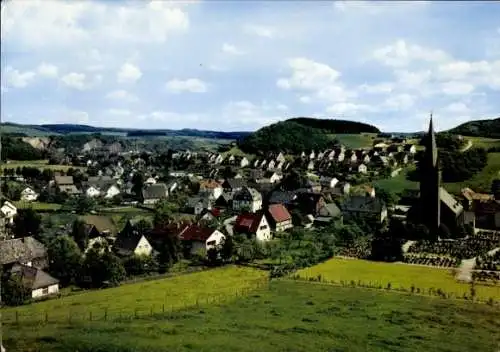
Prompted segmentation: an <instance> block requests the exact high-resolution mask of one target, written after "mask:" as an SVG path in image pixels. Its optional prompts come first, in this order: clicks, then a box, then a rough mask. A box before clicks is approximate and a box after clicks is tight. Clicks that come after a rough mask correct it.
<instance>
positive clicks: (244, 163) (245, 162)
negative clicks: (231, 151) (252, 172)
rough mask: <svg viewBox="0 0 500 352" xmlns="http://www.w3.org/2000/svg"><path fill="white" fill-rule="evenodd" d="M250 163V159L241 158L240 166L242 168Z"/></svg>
mask: <svg viewBox="0 0 500 352" xmlns="http://www.w3.org/2000/svg"><path fill="white" fill-rule="evenodd" d="M249 164H250V161H249V160H248V159H247V158H246V157H243V158H241V160H240V167H241V168H243V167H247V166H248V165H249Z"/></svg>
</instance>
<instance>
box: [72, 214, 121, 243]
mask: <svg viewBox="0 0 500 352" xmlns="http://www.w3.org/2000/svg"><path fill="white" fill-rule="evenodd" d="M80 220H81V221H83V222H84V223H85V229H86V231H87V237H88V239H89V241H88V243H87V248H85V251H88V250H89V249H90V248H93V247H94V246H95V245H96V244H100V245H101V248H104V247H103V246H106V247H107V246H108V244H109V240H112V239H114V237H115V236H116V226H115V224H114V223H113V221H112V220H111V218H109V217H107V216H102V215H85V216H82V217H80Z"/></svg>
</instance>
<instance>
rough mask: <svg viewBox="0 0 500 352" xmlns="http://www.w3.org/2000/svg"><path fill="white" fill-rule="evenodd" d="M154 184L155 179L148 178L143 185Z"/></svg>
mask: <svg viewBox="0 0 500 352" xmlns="http://www.w3.org/2000/svg"><path fill="white" fill-rule="evenodd" d="M155 183H156V178H154V177H148V178H147V179H146V181H144V184H145V185H154V184H155Z"/></svg>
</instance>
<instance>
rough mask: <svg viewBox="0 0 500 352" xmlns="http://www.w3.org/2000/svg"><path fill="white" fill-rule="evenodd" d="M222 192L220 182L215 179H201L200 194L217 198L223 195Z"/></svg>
mask: <svg viewBox="0 0 500 352" xmlns="http://www.w3.org/2000/svg"><path fill="white" fill-rule="evenodd" d="M222 192H223V188H222V186H221V184H220V183H219V182H217V181H215V180H213V179H209V180H201V181H200V191H199V192H198V194H199V195H200V196H208V197H213V198H214V199H217V198H219V197H220V196H221V194H222Z"/></svg>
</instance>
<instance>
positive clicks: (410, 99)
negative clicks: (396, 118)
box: [383, 93, 415, 111]
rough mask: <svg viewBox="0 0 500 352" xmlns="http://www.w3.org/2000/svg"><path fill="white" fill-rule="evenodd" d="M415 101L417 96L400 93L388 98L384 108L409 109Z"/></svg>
mask: <svg viewBox="0 0 500 352" xmlns="http://www.w3.org/2000/svg"><path fill="white" fill-rule="evenodd" d="M414 103H415V97H414V96H412V95H409V94H405V93H404V94H398V95H394V96H390V97H389V98H387V99H386V100H385V102H384V104H383V107H384V108H387V109H392V110H396V111H400V110H407V109H409V108H411V107H412V106H413V104H414Z"/></svg>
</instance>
